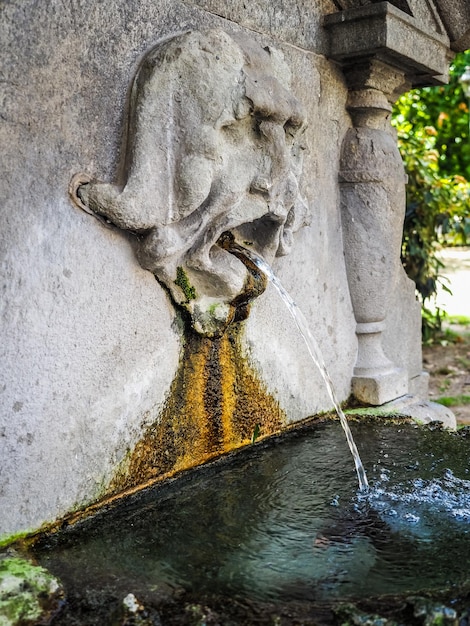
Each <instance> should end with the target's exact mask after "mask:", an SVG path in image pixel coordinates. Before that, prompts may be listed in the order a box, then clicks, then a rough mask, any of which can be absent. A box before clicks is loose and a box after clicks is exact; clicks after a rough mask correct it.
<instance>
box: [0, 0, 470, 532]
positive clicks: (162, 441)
mask: <svg viewBox="0 0 470 626" xmlns="http://www.w3.org/2000/svg"><path fill="white" fill-rule="evenodd" d="M106 4H107V6H106V7H104V6H101V5H100V4H98V5H97V4H96V3H92V2H91V0H90V1H89V0H83V2H82V3H81V6H80V10H78V7H75V5H74V4H71V5H70V7H65V6H64V5H62V4H61V3H58V2H57V3H56V2H53V5H54V8H55V10H54V11H50V10H49V9H50V7H49V8H48V10H47V12H46V7H43V6H41V5H40V3H39V4H37V6H35V7H34V8H33V9H32V10H31V12H30V13H29V14H28V15H27V16H26V15H25V14H23V12H22V10H21V8H20V7H19V6H17V5H16V4H15V3H9V4H8V5H7V6H6V7H5V10H4V18H5V19H4V29H3V40H4V44H5V45H4V49H5V50H8V51H9V55H7V56H6V59H5V71H4V76H5V77H6V78H5V81H4V83H3V104H4V106H3V112H2V118H3V120H4V124H3V127H2V145H3V150H2V157H3V159H4V172H6V174H7V175H6V177H5V181H4V184H5V191H4V193H3V194H2V197H3V198H4V199H5V208H4V212H3V222H4V224H3V229H2V230H3V236H2V263H3V276H4V297H3V300H2V321H3V333H2V360H3V368H2V371H3V372H4V380H3V383H2V387H1V389H2V407H3V408H2V412H1V415H2V422H1V423H0V456H1V458H2V464H1V465H2V467H1V489H0V510H1V511H2V514H1V516H0V533H1V534H2V535H3V536H5V537H9V536H11V535H13V534H16V533H23V532H28V531H31V530H34V529H37V528H38V527H40V526H41V525H42V524H45V523H46V524H47V523H52V522H54V520H57V519H58V518H62V517H64V516H67V515H71V514H72V513H73V512H74V511H77V510H81V509H83V508H84V507H87V506H89V505H91V504H93V503H97V502H100V501H103V500H104V499H106V498H109V497H111V496H113V497H114V496H116V495H119V494H121V493H123V492H124V491H126V490H129V489H135V488H138V487H139V486H141V485H142V484H144V483H146V482H148V481H154V480H157V479H161V478H162V477H164V476H170V475H173V474H174V473H175V472H177V471H179V470H182V469H185V468H188V467H192V466H194V465H197V464H200V463H202V462H204V461H206V460H207V459H209V458H212V457H215V456H218V455H220V454H221V453H222V452H226V451H228V450H232V449H234V448H237V447H239V446H242V445H244V444H246V443H249V442H250V440H251V439H252V438H253V437H254V435H255V434H258V433H259V434H260V435H261V436H266V435H269V434H272V433H274V432H278V431H281V430H283V429H284V428H286V427H287V426H289V425H291V424H293V423H295V422H300V421H301V420H304V419H305V418H307V417H308V416H311V415H314V414H317V413H320V412H323V411H328V410H330V409H331V402H330V399H329V397H328V394H327V392H326V390H325V389H324V387H323V385H322V381H321V377H320V376H319V374H318V372H317V371H316V370H315V367H314V366H313V364H312V363H311V362H310V359H309V355H308V353H307V351H306V350H305V347H304V346H303V344H302V340H301V338H300V337H298V336H297V332H296V329H295V328H294V327H293V326H292V324H290V322H289V318H288V313H287V312H286V311H284V309H283V308H282V305H281V303H280V302H279V301H278V300H277V299H276V295H275V294H274V293H273V292H272V290H271V289H270V288H269V287H267V284H266V281H265V279H264V277H263V275H261V274H259V273H257V272H256V271H250V270H249V268H247V267H246V265H244V264H243V263H241V262H240V261H239V260H238V259H237V258H235V257H234V256H233V255H231V254H229V253H227V251H226V250H224V249H223V247H221V246H219V245H218V241H219V239H220V237H221V235H223V234H224V233H226V232H230V233H231V236H233V237H234V239H235V240H236V241H237V242H239V243H240V244H242V245H244V246H245V247H248V248H251V249H252V250H254V251H255V252H256V253H258V254H260V255H261V256H262V257H263V258H265V259H266V260H267V261H268V262H269V263H271V264H272V265H273V266H274V268H275V271H276V272H277V273H278V274H279V276H280V277H281V279H282V281H283V283H284V285H285V286H286V287H287V289H288V290H289V292H290V293H291V295H292V296H293V297H294V299H295V300H296V302H297V303H298V305H299V306H300V307H301V309H302V310H303V312H304V314H305V316H306V318H307V319H308V321H309V323H310V325H311V327H312V329H313V331H314V333H315V335H316V337H317V339H318V342H319V344H320V347H321V349H322V351H323V353H324V357H325V361H326V364H327V367H328V370H329V372H330V375H331V378H332V380H333V382H334V384H335V387H336V391H337V394H338V397H339V399H340V400H341V401H346V400H347V399H348V398H349V397H350V394H351V393H352V394H353V395H354V396H355V398H356V400H357V401H359V402H361V403H362V404H364V405H367V406H375V407H378V406H380V407H382V410H383V406H388V407H389V408H390V407H391V408H392V410H394V411H396V412H397V413H399V414H401V415H405V416H412V417H416V418H417V419H420V420H421V421H432V420H436V419H437V420H441V421H445V422H446V423H447V425H449V426H452V423H453V422H452V420H453V416H452V415H451V414H450V413H448V412H446V411H445V410H444V409H442V408H439V407H437V406H435V405H432V404H431V403H429V402H428V401H427V375H426V374H425V373H423V371H422V364H421V348H420V307H419V304H418V303H417V301H416V298H415V293H414V285H413V284H412V283H411V281H410V280H409V279H408V278H407V277H406V275H405V273H404V270H403V268H402V266H401V264H400V241H401V232H402V225H403V215H404V193H405V182H406V179H405V174H404V171H403V166H402V164H401V160H400V157H399V154H398V151H397V148H396V142H395V138H394V134H393V130H392V128H391V126H390V111H391V105H392V104H393V102H394V101H395V100H396V99H397V98H398V96H399V95H400V94H401V93H403V92H405V91H406V90H408V89H410V88H411V87H413V86H422V85H429V84H440V83H443V82H445V81H446V74H447V68H448V63H449V59H450V58H451V56H452V53H453V51H458V50H463V49H465V48H466V47H468V46H469V45H470V38H469V32H470V31H469V29H470V14H469V10H468V7H467V6H466V3H465V2H464V0H453V1H452V2H450V1H449V2H447V1H445V0H433V1H431V0H429V1H428V2H426V3H421V2H419V1H418V0H409V1H408V0H397V1H395V2H378V3H376V2H366V3H364V2H359V1H358V2H355V1H354V0H350V1H348V2H346V1H342V0H334V1H333V0H327V1H326V2H325V1H322V2H319V1H318V2H317V1H315V2H308V3H304V2H299V3H297V4H296V5H295V10H294V7H293V6H292V5H291V4H290V3H287V4H286V3H283V2H281V1H279V2H277V1H275V2H273V3H269V4H268V3H265V2H263V1H262V0H256V1H255V2H252V3H250V5H249V6H247V5H245V4H243V3H241V2H236V3H232V2H225V1H224V0H194V1H192V2H181V1H180V0H162V1H161V2H148V1H147V0H142V1H141V2H140V1H139V2H137V1H132V2H121V1H120V0H116V1H114V2H112V3H106ZM75 9H77V10H75ZM288 253H289V254H288Z"/></svg>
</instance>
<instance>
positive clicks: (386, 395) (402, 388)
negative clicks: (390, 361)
mask: <svg viewBox="0 0 470 626" xmlns="http://www.w3.org/2000/svg"><path fill="white" fill-rule="evenodd" d="M351 383H352V392H353V394H354V397H355V398H356V399H357V400H359V402H363V403H364V404H371V405H373V406H380V405H381V404H385V402H390V401H391V400H395V399H396V398H400V397H401V396H404V395H406V394H407V393H408V375H407V373H406V371H405V370H404V369H401V368H394V369H391V370H388V371H386V372H383V373H381V372H380V371H378V372H376V373H371V374H361V375H357V376H353V378H352V381H351Z"/></svg>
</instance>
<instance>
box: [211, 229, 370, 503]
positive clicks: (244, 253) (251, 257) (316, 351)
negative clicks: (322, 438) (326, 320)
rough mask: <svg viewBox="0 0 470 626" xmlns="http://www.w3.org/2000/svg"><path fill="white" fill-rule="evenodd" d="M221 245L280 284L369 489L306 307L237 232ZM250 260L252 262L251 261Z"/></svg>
mask: <svg viewBox="0 0 470 626" xmlns="http://www.w3.org/2000/svg"><path fill="white" fill-rule="evenodd" d="M219 243H220V245H221V246H222V247H223V248H225V249H226V250H228V251H229V252H231V253H232V254H233V255H235V256H236V257H237V258H239V259H240V260H241V261H242V262H243V263H244V264H245V265H246V266H247V267H248V270H250V271H252V268H250V263H249V262H251V263H254V265H255V266H256V267H257V268H258V269H259V270H261V271H262V272H263V273H264V274H266V276H267V277H268V280H269V281H270V282H271V284H272V285H273V286H274V287H275V288H276V290H277V292H278V293H279V295H280V297H281V299H282V300H283V302H284V303H285V305H286V306H287V309H288V311H289V313H290V314H291V315H292V317H293V319H294V321H295V324H296V325H297V328H298V329H299V331H300V334H301V335H302V338H303V340H304V341H305V344H306V346H307V349H308V351H309V354H310V356H311V357H312V360H313V362H314V363H315V365H316V366H317V367H318V370H319V372H320V374H321V376H322V378H323V381H324V383H325V386H326V389H327V391H328V395H329V396H330V399H331V401H332V403H333V406H334V408H335V411H336V413H337V415H338V417H339V419H340V422H341V426H342V427H343V430H344V433H345V435H346V441H347V442H348V446H349V449H350V450H351V454H352V456H353V459H354V465H355V468H356V473H357V478H358V480H359V489H360V490H361V491H368V489H369V483H368V481H367V476H366V472H365V469H364V466H363V464H362V461H361V457H360V456H359V451H358V449H357V446H356V443H355V441H354V438H353V436H352V433H351V429H350V428H349V424H348V421H347V419H346V416H345V414H344V412H343V410H342V408H341V406H340V404H339V401H338V399H337V397H336V393H335V389H334V385H333V381H332V380H331V377H330V375H329V373H328V370H327V367H326V365H325V361H324V359H323V355H322V353H321V350H320V347H319V346H318V344H317V342H316V340H315V338H314V336H313V335H312V333H311V331H310V328H309V326H308V324H307V320H306V319H305V316H304V315H303V313H302V311H301V310H300V309H299V307H298V306H297V304H296V303H295V301H294V300H293V299H292V298H291V296H290V295H289V294H288V292H287V291H286V290H285V289H284V287H283V285H282V283H281V281H280V280H279V278H278V277H277V276H276V275H275V274H274V272H273V270H272V268H271V266H270V265H269V264H268V263H266V261H265V260H264V259H263V258H262V257H260V256H259V255H258V254H256V253H255V252H253V251H252V250H248V249H247V248H244V247H243V246H240V245H239V244H237V243H235V241H234V239H233V236H232V235H231V233H226V234H225V233H224V235H222V237H221V241H220V242H219ZM247 261H248V263H247Z"/></svg>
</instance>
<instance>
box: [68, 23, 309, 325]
mask: <svg viewBox="0 0 470 626" xmlns="http://www.w3.org/2000/svg"><path fill="white" fill-rule="evenodd" d="M288 85H289V70H288V68H287V66H286V64H285V62H284V60H283V58H282V56H281V54H280V53H279V52H277V51H276V50H274V49H272V48H270V47H266V48H261V47H260V46H259V45H258V44H257V43H256V42H254V41H253V40H250V39H248V38H246V37H244V36H239V35H237V36H234V35H232V36H229V35H228V34H227V33H225V32H223V31H220V30H212V31H209V32H205V33H203V32H188V33H185V34H182V35H178V36H176V37H174V38H172V39H169V40H166V41H164V42H162V43H160V44H159V45H157V46H156V47H155V48H154V49H152V50H151V51H150V53H149V54H148V55H147V56H146V57H145V59H144V61H143V63H142V65H141V66H140V69H139V71H138V73H137V76H136V78H135V81H134V84H133V88H132V93H131V102H130V118H129V132H128V144H127V154H126V163H127V168H126V181H125V184H124V185H123V186H118V185H116V184H108V183H103V182H98V181H90V182H85V184H79V185H76V195H75V200H76V202H77V203H78V204H80V205H81V206H82V208H84V209H86V210H91V211H92V212H94V213H96V214H98V215H101V216H104V217H105V218H106V219H108V220H109V221H111V222H112V223H113V224H114V225H116V226H118V227H119V228H122V229H125V230H129V231H132V232H134V233H135V234H136V235H137V236H138V239H139V244H138V252H137V254H138V258H139V261H140V263H141V265H142V266H143V267H144V268H146V269H148V270H150V271H151V272H152V273H153V274H154V275H155V276H156V277H157V279H158V280H159V281H160V282H161V283H163V284H164V285H165V286H166V287H167V288H168V290H169V292H170V293H171V296H172V298H173V300H174V301H175V302H176V303H177V304H179V305H182V306H183V307H185V308H186V309H187V310H188V311H189V313H190V315H191V319H192V324H193V326H194V328H195V329H196V330H197V331H198V332H200V333H202V334H206V335H209V336H210V335H217V334H220V332H222V331H223V329H224V328H225V327H226V326H227V324H229V323H230V322H231V321H232V320H233V319H234V318H235V319H241V318H243V316H246V314H247V312H246V309H247V303H248V301H249V300H250V298H252V297H254V296H256V295H258V294H259V293H260V292H262V291H263V289H264V287H265V285H264V284H260V285H257V286H253V278H252V277H251V276H250V275H249V273H248V272H247V269H246V267H245V266H244V265H243V263H242V262H241V261H239V260H238V259H237V258H235V257H234V256H233V255H231V254H229V253H228V252H227V251H226V250H224V249H222V247H220V246H218V245H217V241H218V240H219V238H220V236H221V234H222V233H224V232H225V231H230V232H231V233H232V234H233V235H234V236H235V238H236V239H238V240H239V241H244V242H245V243H248V245H251V246H252V248H253V249H254V250H255V251H257V252H258V253H259V254H261V255H262V256H263V257H264V258H265V259H266V260H267V261H268V262H270V261H272V259H273V258H274V256H275V255H276V254H277V255H279V254H285V253H287V252H288V251H289V249H290V246H291V244H292V234H293V232H294V231H295V230H296V229H298V228H299V227H300V226H302V225H303V223H304V219H305V214H306V211H305V204H304V203H303V201H302V200H301V198H300V196H299V189H298V178H299V176H300V173H301V165H302V150H303V146H302V143H301V138H302V135H303V131H304V128H305V121H304V113H303V110H302V107H301V105H300V103H299V102H298V101H297V99H296V98H295V97H294V96H293V95H292V94H291V93H290V91H289V89H288ZM78 180H79V181H81V182H83V180H85V179H84V178H83V175H78Z"/></svg>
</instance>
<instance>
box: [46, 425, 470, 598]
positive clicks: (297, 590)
mask: <svg viewBox="0 0 470 626" xmlns="http://www.w3.org/2000/svg"><path fill="white" fill-rule="evenodd" d="M352 430H353V434H354V437H355V439H356V443H357V445H358V448H359V451H360V454H361V457H362V459H363V462H364V465H365V467H366V470H367V473H368V478H369V483H370V485H371V490H370V492H369V494H368V495H364V494H362V493H361V494H359V493H358V491H357V478H356V474H355V470H354V465H353V463H352V461H351V455H350V453H349V450H348V448H347V444H346V441H345V438H344V434H343V432H342V430H341V427H340V425H339V423H337V422H333V423H327V424H320V425H316V426H314V427H310V428H308V429H306V430H303V431H302V432H301V433H299V434H297V435H295V436H292V435H291V436H288V437H286V438H283V439H282V440H276V441H273V442H270V443H261V444H258V445H256V446H253V447H252V448H250V450H248V451H247V452H246V453H245V452H243V453H241V454H240V453H239V454H237V455H235V456H234V457H233V458H232V459H231V460H230V462H224V463H216V464H214V465H212V466H211V467H206V468H202V470H198V471H197V472H193V473H191V474H189V475H186V476H184V477H182V478H181V479H178V480H175V481H173V482H172V483H171V484H168V485H163V486H162V485H161V486H158V487H155V488H152V489H149V490H148V491H146V492H143V493H141V494H139V495H137V496H133V497H131V498H129V499H127V501H125V502H121V503H120V504H119V505H118V506H116V507H114V508H113V509H112V510H109V511H107V512H105V513H101V514H99V515H97V516H95V518H93V519H90V520H87V521H85V522H83V523H81V524H80V525H77V526H75V527H74V528H71V529H68V530H65V531H62V533H61V534H59V535H58V536H56V537H53V538H50V539H45V540H44V541H42V542H41V543H40V544H38V545H37V546H36V548H35V553H36V556H37V558H38V559H39V561H40V563H41V564H43V565H45V566H46V567H48V568H49V569H50V570H51V571H52V572H53V573H55V574H56V575H58V576H59V577H60V578H61V579H62V580H63V582H64V584H65V586H66V587H73V586H75V588H80V589H87V588H94V589H99V588H102V587H107V588H110V587H113V588H117V589H119V592H120V593H121V592H122V593H126V592H132V593H134V594H136V595H139V594H142V593H144V594H145V593H150V592H152V593H155V592H158V591H159V590H167V591H168V590H171V589H181V588H184V589H185V590H190V591H192V592H195V593H202V594H205V593H216V594H219V595H222V596H224V595H226V596H233V595H239V596H242V597H245V598H250V599H253V600H254V601H289V600H298V601H304V600H305V601H308V602H314V601H326V602H328V601H334V600H335V599H338V598H349V597H353V598H361V597H366V596H367V597H371V596H376V595H380V594H384V593H386V594H390V593H393V594H400V593H414V592H418V591H420V590H423V589H442V588H448V587H452V586H453V585H458V584H460V583H462V582H465V581H468V580H470V536H469V532H470V473H469V469H470V457H469V451H470V439H466V438H465V437H464V436H462V435H458V434H449V433H446V432H439V431H437V432H436V431H434V432H433V431H430V430H427V429H422V428H417V427H414V426H411V425H402V426H397V425H392V424H388V423H372V424H370V423H368V424H364V425H361V424H357V423H355V424H352Z"/></svg>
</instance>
